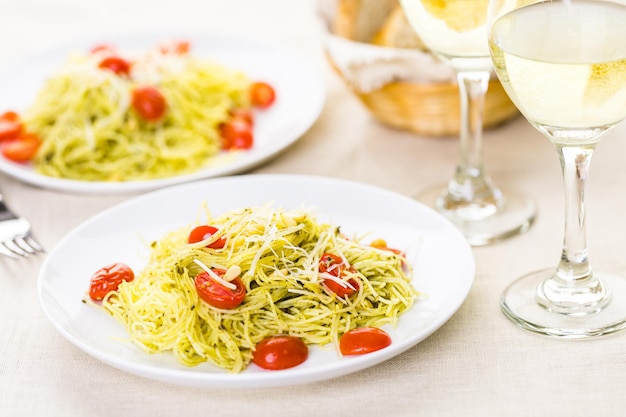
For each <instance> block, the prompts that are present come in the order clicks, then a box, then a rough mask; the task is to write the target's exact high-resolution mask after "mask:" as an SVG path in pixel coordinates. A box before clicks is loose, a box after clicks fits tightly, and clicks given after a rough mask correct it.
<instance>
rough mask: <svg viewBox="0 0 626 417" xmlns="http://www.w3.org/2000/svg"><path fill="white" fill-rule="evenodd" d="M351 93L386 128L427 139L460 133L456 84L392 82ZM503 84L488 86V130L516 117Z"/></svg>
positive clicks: (486, 117)
mask: <svg viewBox="0 0 626 417" xmlns="http://www.w3.org/2000/svg"><path fill="white" fill-rule="evenodd" d="M354 93H355V94H356V95H357V96H358V97H359V99H361V101H362V102H363V103H364V104H365V106H366V107H367V108H368V109H369V111H370V112H371V113H372V115H373V116H374V117H375V118H376V119H378V120H379V121H381V122H382V123H385V124H387V125H389V126H392V127H394V128H398V129H404V130H410V131H413V132H415V133H418V134H421V135H427V136H452V135H458V133H459V121H460V106H461V105H460V99H459V88H458V86H457V85H456V84H452V83H451V84H443V83H433V84H417V83H409V82H394V83H390V84H386V85H384V86H383V87H381V88H379V89H377V90H374V91H372V92H369V93H360V92H358V91H354ZM518 114H519V113H518V111H517V108H516V107H515V106H514V105H513V103H511V101H510V100H509V97H508V96H507V94H506V92H505V91H504V89H503V88H502V85H500V83H499V82H498V81H497V80H493V81H491V82H490V83H489V90H488V91H487V97H486V99H485V114H484V117H483V125H484V127H485V128H490V127H494V126H497V125H499V124H502V123H504V122H505V121H507V120H509V119H511V118H512V117H515V116H516V115H518Z"/></svg>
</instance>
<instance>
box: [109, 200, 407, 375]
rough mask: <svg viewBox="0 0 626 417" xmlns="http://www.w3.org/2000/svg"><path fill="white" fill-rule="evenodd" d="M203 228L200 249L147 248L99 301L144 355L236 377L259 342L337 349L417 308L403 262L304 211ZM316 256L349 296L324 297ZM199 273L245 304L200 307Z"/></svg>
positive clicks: (252, 214)
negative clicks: (137, 267) (347, 337)
mask: <svg viewBox="0 0 626 417" xmlns="http://www.w3.org/2000/svg"><path fill="white" fill-rule="evenodd" d="M207 221H208V224H210V225H212V226H213V227H215V228H216V229H217V231H216V232H215V233H214V234H213V235H212V236H210V237H207V238H206V239H204V240H201V241H198V242H196V243H188V236H189V235H190V230H192V228H191V227H184V228H181V229H179V230H176V231H172V232H169V233H168V234H166V235H165V236H164V237H163V238H162V239H161V240H159V241H156V242H154V243H152V247H151V256H150V260H149V262H148V264H147V266H146V267H145V269H144V270H143V271H141V272H140V273H139V274H138V275H137V277H136V278H135V279H134V280H133V281H130V282H123V283H122V284H120V286H119V288H118V290H117V291H113V292H110V293H109V294H108V295H107V296H106V297H105V298H104V300H103V303H102V306H103V307H104V309H105V310H106V311H107V312H109V313H110V314H111V315H113V316H114V317H115V318H116V319H117V320H119V321H120V322H121V323H123V324H124V326H125V328H126V330H127V332H128V334H129V335H130V340H131V341H132V342H134V343H136V344H137V345H138V346H140V347H141V348H143V349H144V350H145V351H147V352H150V353H156V352H165V351H172V352H173V353H174V355H175V356H176V358H177V359H178V361H179V362H180V363H182V364H184V365H188V366H194V365H197V364H199V363H201V362H206V361H208V362H210V363H213V364H216V365H218V366H220V367H222V368H225V369H228V370H229V371H231V372H239V371H241V370H243V369H244V368H245V367H246V366H247V365H248V364H249V362H250V360H251V357H252V354H253V351H254V349H255V346H256V345H257V343H259V341H261V340H262V339H264V338H266V337H269V336H273V335H290V336H295V337H298V338H301V339H302V340H303V341H304V342H305V343H306V344H318V345H326V344H329V343H334V344H335V345H336V344H337V343H338V339H339V337H340V336H341V335H342V334H343V333H345V332H347V331H349V330H351V329H354V328H357V327H364V326H372V327H376V326H382V325H385V324H390V325H395V324H396V322H397V320H398V317H399V316H400V315H401V314H402V313H403V312H404V311H406V310H407V309H408V308H410V307H411V306H412V305H413V303H414V301H415V299H416V296H417V291H416V290H415V289H414V288H413V286H412V285H411V282H410V273H411V271H410V267H409V266H407V265H406V262H405V260H404V257H403V256H402V255H399V254H397V253H394V252H393V251H390V250H387V249H385V248H382V249H381V248H377V247H373V246H370V245H366V244H362V243H359V240H360V239H357V238H351V239H348V238H347V237H345V236H343V235H342V233H341V232H340V230H339V228H338V227H336V226H333V225H330V224H326V223H319V222H318V221H317V220H316V218H315V217H314V216H313V215H312V214H311V213H309V212H307V211H305V210H289V211H287V210H283V209H272V208H271V207H254V208H252V207H248V208H244V209H240V210H236V211H232V212H229V213H226V214H223V215H221V216H219V217H212V216H211V215H209V219H208V220H207ZM215 242H220V243H219V244H211V243H215ZM207 245H208V246H207ZM324 254H333V256H338V257H340V258H341V259H343V260H344V261H345V262H347V264H348V265H351V268H352V270H353V272H354V273H353V274H352V275H351V276H352V278H351V281H350V282H352V288H353V289H354V290H355V291H354V293H353V294H351V295H343V296H339V295H338V294H336V293H334V292H333V291H330V290H329V288H330V286H328V285H326V284H325V281H326V280H327V279H328V277H329V276H330V274H328V273H326V274H324V273H322V272H320V270H321V268H320V262H321V258H322V256H324ZM205 267H208V268H219V269H222V270H229V269H233V268H234V269H236V270H237V272H240V277H241V281H242V282H243V285H244V286H245V290H246V294H245V299H244V301H243V302H242V303H241V304H240V305H239V306H237V307H235V308H231V309H223V308H216V307H213V306H211V305H209V304H208V303H206V302H204V301H203V300H202V299H201V298H200V297H199V295H198V292H197V291H196V288H195V286H194V278H196V279H198V278H197V277H198V276H199V275H200V274H201V273H202V272H203V269H204V268H205ZM352 279H354V280H355V281H356V283H355V282H353V281H352ZM344 285H346V284H345V283H344Z"/></svg>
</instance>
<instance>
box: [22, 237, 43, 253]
mask: <svg viewBox="0 0 626 417" xmlns="http://www.w3.org/2000/svg"><path fill="white" fill-rule="evenodd" d="M24 241H25V242H26V244H28V246H30V247H31V248H33V249H35V250H36V251H37V252H45V251H46V250H45V249H44V248H43V247H42V246H41V245H40V244H39V243H38V242H37V241H36V240H35V239H33V237H32V236H30V235H25V236H24Z"/></svg>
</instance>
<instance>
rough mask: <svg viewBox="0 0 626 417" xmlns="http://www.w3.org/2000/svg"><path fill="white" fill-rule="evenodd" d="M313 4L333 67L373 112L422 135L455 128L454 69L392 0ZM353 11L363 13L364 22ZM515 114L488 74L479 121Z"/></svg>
mask: <svg viewBox="0 0 626 417" xmlns="http://www.w3.org/2000/svg"><path fill="white" fill-rule="evenodd" d="M368 7H369V9H368V10H367V11H366V12H364V11H363V9H364V8H368ZM318 12H319V14H320V16H321V18H322V21H323V22H324V30H325V31H326V33H325V51H326V55H327V57H328V60H329V62H330V64H331V66H332V68H333V69H334V71H335V72H336V73H337V74H338V75H339V76H340V77H341V78H342V79H343V81H344V82H345V84H346V85H347V86H348V88H350V90H351V91H352V92H353V93H354V94H355V95H356V96H357V97H358V98H359V99H360V101H361V102H362V103H363V104H364V105H365V107H366V108H367V109H368V110H369V112H370V113H371V114H372V116H373V117H374V118H376V119H377V120H379V121H380V122H382V123H384V124H386V125H389V126H391V127H394V128H397V129H403V130H409V131H412V132H415V133H417V134H419V135H423V136H433V137H440V136H456V135H458V132H459V122H460V99H459V88H458V85H457V83H456V78H455V76H454V73H453V72H452V70H451V69H450V68H448V67H447V66H446V65H444V64H443V63H441V62H439V61H438V60H437V59H435V58H434V56H432V54H431V53H430V52H429V51H428V50H426V49H425V47H423V45H422V44H421V43H420V41H419V39H418V38H417V37H416V36H415V34H414V33H413V31H412V30H411V29H410V27H408V23H407V22H406V19H405V18H404V15H403V14H401V13H402V11H401V8H400V7H399V4H398V1H397V0H318ZM359 19H361V20H364V19H368V20H367V23H368V24H364V23H363V22H362V21H361V22H359V21H358V20H359ZM399 22H400V23H399ZM368 26H369V27H368ZM364 39H367V41H364ZM388 45H392V46H388ZM518 114H519V113H518V110H517V109H516V107H515V106H514V105H513V103H512V102H511V101H510V99H509V98H508V96H507V94H506V92H505V91H504V89H503V88H502V85H501V84H500V83H499V82H498V80H497V78H495V77H492V78H491V80H490V82H489V89H488V91H487V96H486V99H485V112H484V116H483V124H484V127H485V128H491V127H494V126H497V125H500V124H502V123H504V122H506V121H507V120H509V119H511V118H513V117H515V116H517V115H518Z"/></svg>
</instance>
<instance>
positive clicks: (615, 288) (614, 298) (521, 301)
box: [500, 269, 626, 339]
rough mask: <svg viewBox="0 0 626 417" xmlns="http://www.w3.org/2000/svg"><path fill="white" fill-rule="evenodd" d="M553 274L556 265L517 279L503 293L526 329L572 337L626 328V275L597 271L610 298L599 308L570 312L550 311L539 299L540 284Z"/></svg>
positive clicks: (505, 307) (505, 306) (507, 308)
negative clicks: (624, 276) (581, 312)
mask: <svg viewBox="0 0 626 417" xmlns="http://www.w3.org/2000/svg"><path fill="white" fill-rule="evenodd" d="M553 274H554V269H546V270H542V271H537V272H533V273H530V274H527V275H524V276H523V277H521V278H519V279H518V280H516V281H514V282H513V283H512V284H511V285H509V286H508V287H507V288H506V289H505V290H504V292H503V293H502V297H501V299H500V307H501V308H502V312H503V313H504V314H505V315H506V316H507V317H508V318H509V319H510V320H511V321H513V322H514V323H515V324H517V325H518V326H519V327H521V328H523V329H525V330H528V331H531V332H534V333H539V334H543V335H547V336H556V337H562V338H568V339H583V338H589V337H596V336H602V335H608V334H611V333H615V332H618V331H620V330H624V329H626V279H624V278H623V277H620V276H616V275H605V274H602V273H600V274H598V273H594V276H596V277H597V278H598V279H600V280H602V281H603V283H604V285H606V287H607V288H608V290H609V291H610V294H611V299H610V301H609V302H608V303H607V304H606V306H604V307H603V308H602V309H601V310H600V311H597V312H592V313H589V314H581V315H567V314H561V313H555V312H551V311H548V310H547V309H546V308H544V307H542V306H541V305H540V304H538V303H537V287H538V286H539V285H540V284H541V283H542V282H543V281H544V280H546V279H548V278H549V277H551V276H552V275H553Z"/></svg>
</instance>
